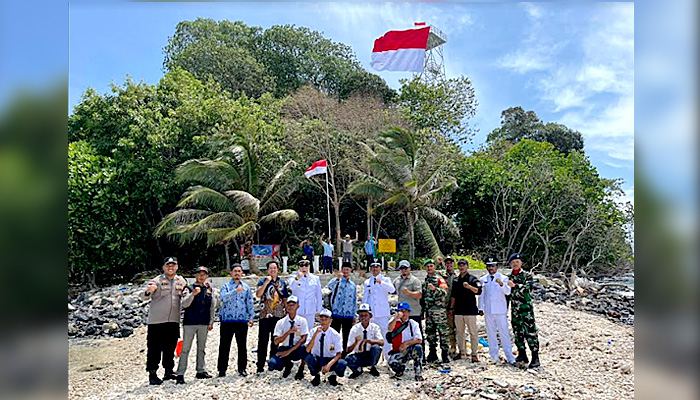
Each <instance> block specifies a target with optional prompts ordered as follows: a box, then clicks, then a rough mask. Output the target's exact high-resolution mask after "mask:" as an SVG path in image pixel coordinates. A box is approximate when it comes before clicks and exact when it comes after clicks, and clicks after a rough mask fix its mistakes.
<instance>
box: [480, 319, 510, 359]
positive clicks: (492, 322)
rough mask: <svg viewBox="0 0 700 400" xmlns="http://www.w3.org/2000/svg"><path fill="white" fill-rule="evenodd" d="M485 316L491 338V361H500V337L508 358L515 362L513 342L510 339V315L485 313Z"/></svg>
mask: <svg viewBox="0 0 700 400" xmlns="http://www.w3.org/2000/svg"><path fill="white" fill-rule="evenodd" d="M484 318H485V319H486V335H487V336H488V339H489V356H491V361H498V339H500V340H501V345H502V346H503V352H504V353H505V355H506V360H507V361H508V362H515V356H513V344H512V343H511V341H510V331H509V330H508V316H507V315H506V314H484ZM496 335H498V337H496Z"/></svg>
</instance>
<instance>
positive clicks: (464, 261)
mask: <svg viewBox="0 0 700 400" xmlns="http://www.w3.org/2000/svg"><path fill="white" fill-rule="evenodd" d="M459 264H466V265H469V262H467V260H465V259H464V258H460V259H459V260H457V265H459Z"/></svg>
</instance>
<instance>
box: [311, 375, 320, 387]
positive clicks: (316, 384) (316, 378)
mask: <svg viewBox="0 0 700 400" xmlns="http://www.w3.org/2000/svg"><path fill="white" fill-rule="evenodd" d="M311 384H312V385H314V386H318V385H320V384H321V375H316V376H314V379H312V380H311Z"/></svg>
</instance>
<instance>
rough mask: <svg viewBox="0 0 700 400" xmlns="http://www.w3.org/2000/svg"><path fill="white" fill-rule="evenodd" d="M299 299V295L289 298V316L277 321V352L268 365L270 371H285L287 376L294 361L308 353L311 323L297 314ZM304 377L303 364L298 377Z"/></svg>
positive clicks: (284, 374)
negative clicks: (307, 342)
mask: <svg viewBox="0 0 700 400" xmlns="http://www.w3.org/2000/svg"><path fill="white" fill-rule="evenodd" d="M298 309H299V299H298V298H297V296H294V295H292V296H289V298H287V316H285V317H284V318H282V319H280V320H279V321H277V324H276V325H275V345H277V346H278V347H277V354H275V355H274V356H272V357H270V359H269V360H268V361H267V365H268V366H269V368H270V371H283V372H282V377H283V378H286V377H288V376H289V374H290V373H291V372H292V367H293V365H294V364H292V362H293V361H297V360H303V359H304V358H305V357H306V355H307V352H306V346H305V345H304V343H306V338H307V337H308V335H309V325H308V323H307V322H306V318H302V317H301V316H299V315H297V310H298ZM303 377H304V372H303V366H301V367H299V372H297V375H296V376H295V378H296V379H302V378H303Z"/></svg>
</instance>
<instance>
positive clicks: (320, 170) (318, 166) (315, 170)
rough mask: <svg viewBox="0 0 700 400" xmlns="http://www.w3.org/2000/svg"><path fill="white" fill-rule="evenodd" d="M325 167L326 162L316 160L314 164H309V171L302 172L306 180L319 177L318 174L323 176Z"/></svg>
mask: <svg viewBox="0 0 700 400" xmlns="http://www.w3.org/2000/svg"><path fill="white" fill-rule="evenodd" d="M327 170H328V169H327V166H326V160H318V161H316V162H315V163H313V164H311V166H310V167H309V169H307V170H306V172H304V175H305V176H306V177H307V178H311V177H312V176H314V175H319V174H325V173H326V171H327Z"/></svg>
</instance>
